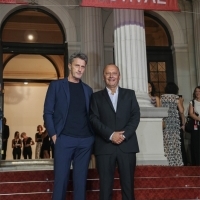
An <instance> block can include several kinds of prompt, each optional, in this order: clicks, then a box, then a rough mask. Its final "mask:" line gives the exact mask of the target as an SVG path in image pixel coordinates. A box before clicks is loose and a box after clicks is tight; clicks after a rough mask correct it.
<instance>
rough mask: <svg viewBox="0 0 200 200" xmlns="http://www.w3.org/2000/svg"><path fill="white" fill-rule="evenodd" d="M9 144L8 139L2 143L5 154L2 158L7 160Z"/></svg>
mask: <svg viewBox="0 0 200 200" xmlns="http://www.w3.org/2000/svg"><path fill="white" fill-rule="evenodd" d="M7 144H8V140H5V141H3V143H2V150H3V154H2V158H1V159H2V160H6V151H7Z"/></svg>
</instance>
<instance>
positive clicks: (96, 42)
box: [81, 8, 104, 91]
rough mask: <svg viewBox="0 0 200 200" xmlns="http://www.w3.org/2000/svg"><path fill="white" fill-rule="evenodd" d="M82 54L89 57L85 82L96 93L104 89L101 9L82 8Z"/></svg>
mask: <svg viewBox="0 0 200 200" xmlns="http://www.w3.org/2000/svg"><path fill="white" fill-rule="evenodd" d="M81 18H82V19H81V20H82V23H81V26H82V28H81V30H82V33H81V36H82V48H81V49H82V52H83V53H85V54H87V55H88V64H87V68H86V71H85V74H84V77H83V80H84V81H85V82H86V83H87V84H88V85H90V86H91V87H92V88H93V90H94V91H98V90H100V89H102V88H103V87H104V83H103V76H102V73H103V67H104V54H103V27H102V15H101V9H100V8H82V12H81Z"/></svg>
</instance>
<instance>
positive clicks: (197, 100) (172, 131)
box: [148, 82, 200, 166]
mask: <svg viewBox="0 0 200 200" xmlns="http://www.w3.org/2000/svg"><path fill="white" fill-rule="evenodd" d="M148 88H149V97H150V99H151V103H152V104H153V106H155V107H160V106H161V107H167V108H169V109H168V117H165V118H164V119H163V122H164V123H163V124H164V125H163V143H164V152H165V156H166V157H167V160H168V162H169V165H170V166H182V165H184V166H187V165H192V166H199V165H200V126H199V125H200V124H199V121H200V117H199V116H198V115H199V114H200V86H197V87H196V88H195V89H194V92H193V98H192V100H191V101H190V102H189V106H188V115H189V116H190V117H191V118H192V119H194V120H195V121H196V125H195V126H194V128H193V130H192V131H191V132H190V133H189V134H190V138H191V140H190V145H189V155H187V154H186V150H185V144H184V134H185V123H186V116H185V115H184V105H183V102H184V99H183V97H182V95H178V92H179V88H178V86H177V85H176V84H175V83H174V82H169V83H167V85H166V87H165V93H164V94H163V95H161V96H160V98H159V97H158V96H155V87H154V85H153V83H151V82H149V83H148ZM193 102H194V103H193ZM193 104H194V105H193ZM195 113H196V114H195Z"/></svg>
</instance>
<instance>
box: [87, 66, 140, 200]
mask: <svg viewBox="0 0 200 200" xmlns="http://www.w3.org/2000/svg"><path fill="white" fill-rule="evenodd" d="M103 77H104V82H105V84H106V88H105V89H104V90H101V91H99V92H96V93H94V94H93V95H92V99H91V110H90V121H91V124H92V126H93V130H94V131H95V145H94V153H95V156H96V161H97V169H98V173H99V177H100V200H112V189H113V183H114V173H115V168H116V166H117V167H118V170H119V174H120V183H121V188H122V199H123V200H134V199H135V198H134V171H135V166H136V153H137V152H139V147H138V141H137V136H136V132H135V131H136V129H137V127H138V124H139V121H140V109H139V105H138V102H137V99H136V96H135V92H134V90H130V89H125V88H121V87H119V86H118V83H119V80H120V72H119V68H118V67H117V66H116V65H114V64H109V65H107V66H106V67H105V68H104V71H103Z"/></svg>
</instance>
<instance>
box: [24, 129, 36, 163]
mask: <svg viewBox="0 0 200 200" xmlns="http://www.w3.org/2000/svg"><path fill="white" fill-rule="evenodd" d="M21 138H23V142H22V143H23V156H24V159H27V157H28V158H29V159H32V148H31V146H32V145H34V144H35V143H34V141H33V140H32V138H31V137H28V136H27V135H26V133H25V132H23V133H21Z"/></svg>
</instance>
